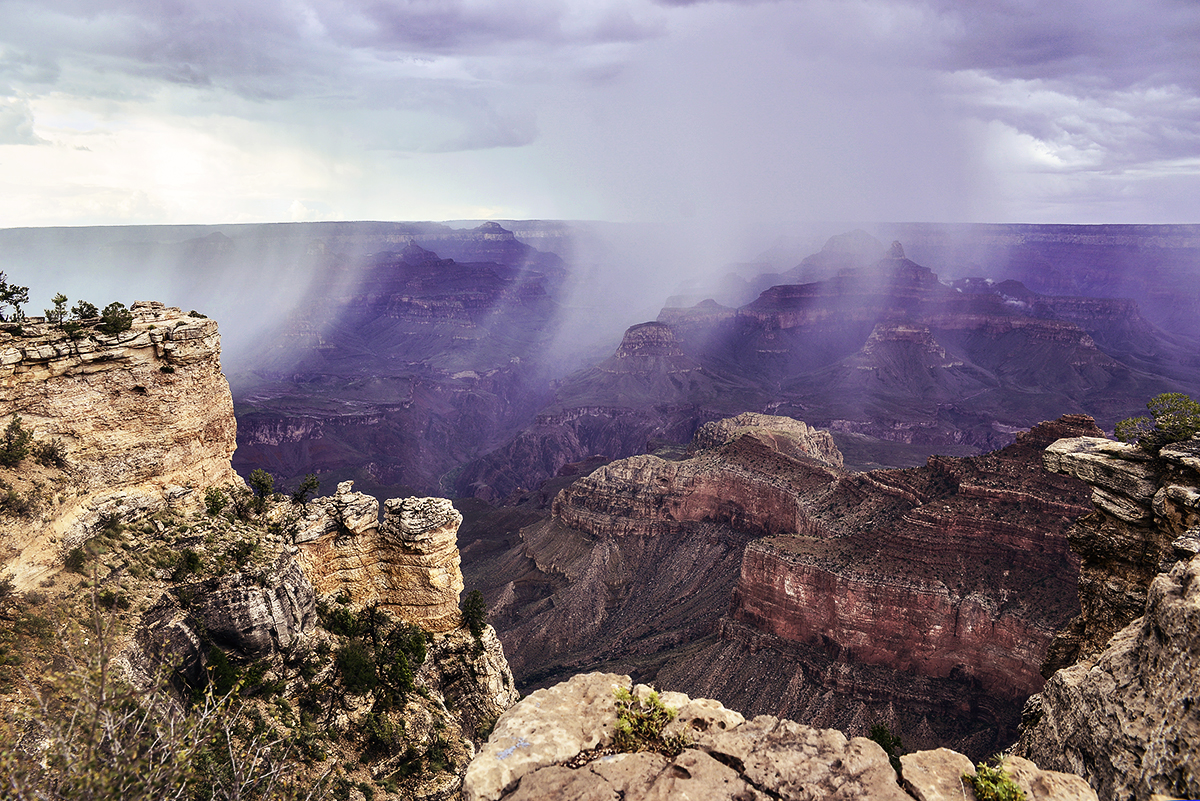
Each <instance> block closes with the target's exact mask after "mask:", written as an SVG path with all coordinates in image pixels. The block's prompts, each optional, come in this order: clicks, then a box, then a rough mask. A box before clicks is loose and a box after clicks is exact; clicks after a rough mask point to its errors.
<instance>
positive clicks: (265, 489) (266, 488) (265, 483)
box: [247, 467, 275, 513]
mask: <svg viewBox="0 0 1200 801" xmlns="http://www.w3.org/2000/svg"><path fill="white" fill-rule="evenodd" d="M247 483H248V484H249V485H250V489H252V490H254V504H253V505H254V511H256V512H259V513H261V512H262V511H263V510H264V509H266V508H267V501H269V500H270V499H271V496H272V495H274V494H275V477H274V476H272V475H271V474H270V473H268V472H267V471H266V470H263V469H262V468H261V467H259V468H257V469H256V470H255V471H254V472H253V473H251V474H250V478H249V480H248V481H247Z"/></svg>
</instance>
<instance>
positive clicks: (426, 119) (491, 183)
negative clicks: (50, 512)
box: [0, 0, 1200, 228]
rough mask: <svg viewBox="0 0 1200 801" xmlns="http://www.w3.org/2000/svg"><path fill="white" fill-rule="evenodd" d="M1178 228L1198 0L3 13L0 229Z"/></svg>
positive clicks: (366, 5) (1199, 201)
mask: <svg viewBox="0 0 1200 801" xmlns="http://www.w3.org/2000/svg"><path fill="white" fill-rule="evenodd" d="M489 218H495V219H506V218H510V219H531V218H542V219H593V220H612V221H651V222H654V221H663V222H671V223H685V224H693V225H696V226H698V227H702V228H715V227H737V226H739V225H749V224H752V223H753V224H762V223H764V222H766V223H774V222H776V221H789V220H790V221H794V220H877V221H925V222H1064V223H1105V222H1129V223H1196V222H1200V4H1198V3H1196V2H1194V0H1106V2H1104V3H1095V2H1092V1H1091V0H986V1H985V0H927V1H926V2H906V1H905V0H803V1H798V2H752V1H741V2H717V1H714V2H686V1H683V2H678V1H677V2H671V1H669V0H659V1H658V2H655V0H440V1H435V0H407V1H405V0H203V1H201V0H110V2H104V3H98V2H92V1H91V0H0V228H5V227H17V226H53V225H113V224H157V223H229V222H272V221H289V220H452V219H489Z"/></svg>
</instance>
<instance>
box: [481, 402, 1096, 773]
mask: <svg viewBox="0 0 1200 801" xmlns="http://www.w3.org/2000/svg"><path fill="white" fill-rule="evenodd" d="M1081 433H1091V434H1097V433H1098V429H1096V428H1095V425H1094V423H1093V422H1092V421H1091V419H1090V418H1086V417H1081V416H1068V417H1065V418H1063V419H1061V420H1059V421H1055V422H1052V423H1043V424H1042V425H1041V426H1039V427H1037V428H1035V429H1034V430H1033V431H1031V432H1028V433H1026V434H1023V435H1021V436H1020V437H1019V438H1018V441H1017V442H1016V443H1014V444H1013V445H1011V446H1009V447H1008V448H1006V449H1003V450H1001V451H998V452H996V453H993V454H989V455H986V456H981V457H970V458H951V457H934V458H931V459H930V460H929V463H928V464H927V465H926V466H925V467H923V468H915V469H911V470H904V471H876V472H872V473H866V474H861V475H856V476H855V475H847V474H844V473H843V472H841V471H840V470H838V468H837V467H836V464H837V462H838V461H839V459H838V458H837V457H836V456H835V455H834V454H831V453H830V451H829V439H828V434H825V433H824V432H814V431H813V430H812V429H810V428H809V427H808V426H806V425H804V424H803V423H799V422H798V421H795V420H790V419H787V418H779V417H771V416H765V415H743V416H740V417H738V418H733V419H730V420H725V421H721V422H714V423H710V424H707V425H705V426H703V427H702V428H701V429H700V431H699V432H698V433H697V435H696V437H695V439H694V441H693V444H692V446H691V449H690V451H689V455H687V456H686V458H684V459H682V460H678V461H670V460H665V459H661V458H658V457H655V456H649V455H645V456H636V457H631V458H629V459H624V460H619V461H616V462H613V463H611V464H608V465H606V466H603V467H600V468H599V469H597V470H595V471H593V472H592V473H591V474H590V475H588V476H585V477H583V478H580V479H578V480H576V481H575V482H574V483H572V484H570V485H569V486H567V487H566V488H565V489H563V490H562V491H561V492H560V493H559V494H558V496H557V497H556V498H555V500H554V501H553V504H552V512H553V514H552V517H551V518H550V519H548V520H545V521H543V522H540V523H536V524H534V525H529V526H527V527H526V528H524V529H523V530H522V531H521V532H520V534H519V537H517V538H516V543H515V547H512V548H511V549H509V550H508V551H507V552H504V553H501V554H499V555H496V556H494V557H492V559H493V560H494V561H489V562H488V563H487V564H486V565H480V566H476V567H473V568H472V576H473V578H474V580H477V581H478V582H479V586H481V588H483V589H484V590H485V592H487V594H488V596H489V598H490V599H491V600H492V601H493V603H494V609H493V621H494V623H495V625H496V626H497V629H498V630H499V632H500V634H501V637H502V639H503V640H504V641H505V642H506V644H507V645H508V646H509V651H510V653H512V654H513V665H514V671H515V673H516V674H517V676H518V677H519V678H520V679H521V680H522V681H523V682H526V683H532V684H534V685H535V686H536V685H537V684H542V683H544V682H545V681H547V680H549V679H552V678H556V677H559V676H561V675H563V673H565V672H568V671H571V670H579V669H587V668H590V667H594V666H613V667H618V666H619V667H620V668H621V669H622V670H626V671H630V670H637V671H638V675H639V677H640V678H643V679H645V678H651V677H657V678H656V680H658V681H661V682H663V683H670V684H672V685H674V686H678V687H681V688H684V689H686V690H687V691H688V692H692V693H703V694H705V695H709V696H712V697H716V698H719V699H721V700H722V702H724V703H728V704H730V705H731V706H734V707H736V708H739V709H743V710H746V711H747V712H748V713H751V714H759V713H767V714H776V715H781V714H782V715H787V716H790V717H794V718H796V719H800V720H804V721H805V722H810V723H814V724H816V725H823V726H833V727H838V728H842V729H845V730H848V731H855V732H862V731H865V730H866V728H868V727H869V725H870V723H871V722H874V721H880V720H883V721H886V722H887V723H888V724H889V725H891V726H892V727H893V728H895V729H898V730H900V731H901V732H902V734H903V736H904V737H905V740H906V742H910V743H912V744H913V745H915V746H918V747H936V746H938V745H943V744H950V743H953V744H956V745H957V747H959V748H960V749H961V750H965V751H967V752H968V753H970V754H972V755H973V756H977V757H983V756H986V755H987V754H989V753H991V752H993V751H995V750H997V749H999V748H1002V747H1004V746H1005V745H1007V744H1008V743H1009V742H1011V741H1012V739H1013V738H1014V736H1015V732H1016V726H1017V723H1018V721H1019V717H1020V709H1021V705H1022V703H1023V702H1024V700H1025V698H1026V697H1027V696H1028V695H1030V694H1031V693H1034V692H1037V690H1038V689H1040V688H1041V686H1042V682H1043V679H1042V677H1041V675H1040V673H1039V667H1040V665H1041V663H1042V661H1043V659H1044V658H1045V654H1046V649H1047V647H1048V645H1049V642H1050V640H1051V637H1052V635H1053V633H1054V631H1055V630H1056V629H1057V628H1059V627H1061V626H1062V625H1063V624H1064V623H1065V622H1066V621H1067V620H1068V619H1070V618H1071V617H1072V616H1073V615H1074V614H1076V612H1077V611H1078V607H1077V605H1076V602H1075V600H1074V598H1075V595H1074V592H1073V587H1074V585H1075V584H1076V583H1077V581H1078V572H1077V562H1076V561H1075V560H1074V558H1073V557H1072V554H1071V553H1070V550H1069V548H1068V545H1067V541H1066V536H1065V532H1066V529H1067V527H1068V526H1069V524H1070V522H1071V521H1072V520H1073V519H1074V518H1076V517H1077V516H1079V515H1081V514H1084V513H1085V512H1086V511H1087V510H1088V508H1089V507H1088V502H1087V499H1088V491H1087V489H1086V487H1085V485H1083V484H1082V483H1081V482H1079V481H1077V480H1073V479H1069V478H1066V477H1062V476H1055V475H1052V474H1050V473H1047V472H1045V471H1043V470H1041V469H1039V463H1040V460H1041V452H1042V450H1043V449H1044V448H1045V447H1046V446H1047V445H1048V444H1049V443H1051V442H1053V441H1055V440H1056V439H1058V438H1059V437H1060V436H1062V435H1063V434H1068V435H1069V434H1081Z"/></svg>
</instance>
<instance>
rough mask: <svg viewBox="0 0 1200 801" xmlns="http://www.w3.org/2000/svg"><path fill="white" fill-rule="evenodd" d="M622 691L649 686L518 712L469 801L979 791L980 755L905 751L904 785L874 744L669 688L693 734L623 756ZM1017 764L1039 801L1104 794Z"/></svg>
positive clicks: (471, 779)
mask: <svg viewBox="0 0 1200 801" xmlns="http://www.w3.org/2000/svg"><path fill="white" fill-rule="evenodd" d="M618 688H621V689H625V690H629V691H631V692H632V693H633V695H635V696H642V697H644V696H645V695H646V694H648V693H649V692H650V688H649V687H646V686H645V685H637V686H633V682H632V680H631V679H630V678H629V677H628V676H619V675H615V674H611V673H588V674H581V675H578V676H574V677H572V678H571V679H570V680H569V681H566V682H563V683H561V684H558V685H556V686H554V687H550V688H548V689H544V690H538V691H537V692H535V693H533V694H531V695H530V696H529V697H527V698H525V699H524V700H523V701H521V702H520V703H518V704H517V705H516V706H514V707H512V708H511V709H509V710H508V711H507V712H505V713H504V715H502V716H501V717H500V719H499V721H497V723H496V728H495V730H494V731H493V732H492V735H491V737H490V738H488V741H487V743H486V744H485V745H484V746H483V747H482V749H481V750H480V752H479V754H478V755H477V756H476V757H475V759H474V760H472V762H471V764H470V766H469V767H468V768H467V775H466V779H465V781H464V785H463V798H464V799H465V801H496V800H497V799H504V801H533V799H544V798H559V799H575V800H576V801H618V799H619V800H620V801H652V800H653V801H657V800H658V799H664V800H665V799H679V798H684V799H705V801H710V800H712V801H719V800H721V799H729V801H756V800H757V799H764V801H765V799H794V800H795V801H817V800H818V799H841V800H842V801H852V799H883V800H884V801H887V800H888V799H896V800H897V801H908V800H909V799H913V798H916V799H922V801H934V799H943V798H945V799H949V798H956V799H957V798H965V799H974V795H973V794H972V793H971V790H970V785H969V784H967V785H965V786H964V783H963V782H962V780H961V779H962V775H963V773H969V772H973V770H974V769H973V767H972V765H971V762H970V760H968V759H967V758H966V757H964V756H963V755H961V754H957V753H955V752H953V751H948V750H946V749H939V750H938V751H929V752H920V753H917V754H912V755H907V756H905V757H904V760H905V762H904V766H905V771H906V773H905V779H906V781H905V785H904V787H902V786H901V784H900V782H899V781H898V777H897V775H896V773H895V771H894V770H893V769H892V766H891V764H890V762H889V761H888V756H887V754H886V753H885V752H884V750H883V749H882V748H881V747H880V746H879V745H877V744H876V743H875V742H873V741H871V740H868V739H866V738H863V737H855V738H850V739H847V738H846V736H845V735H843V734H842V733H841V732H839V731H835V730H833V729H814V728H812V727H811V726H805V725H802V724H800V723H796V722H795V721H791V720H786V719H779V718H774V717H770V716H767V715H760V716H758V717H756V718H754V719H753V720H750V721H747V720H745V719H744V718H743V717H742V716H741V715H739V714H738V713H737V712H734V711H732V710H729V709H726V708H725V707H723V706H721V705H720V704H719V703H717V702H715V701H711V700H708V699H695V700H693V699H691V698H689V697H688V696H686V695H684V694H682V693H674V692H664V693H662V694H661V696H660V697H661V699H662V702H663V703H664V704H666V705H667V706H669V707H672V708H674V709H675V710H676V711H677V714H676V716H675V719H674V721H672V722H671V724H670V725H669V726H668V727H667V728H666V729H665V730H664V734H667V735H671V734H682V735H685V736H686V738H687V741H688V743H689V745H688V746H687V747H685V748H684V749H683V750H682V751H681V752H680V753H679V755H678V756H676V757H674V758H670V757H667V756H664V755H663V754H660V753H655V752H650V751H642V752H639V753H614V752H613V749H612V748H611V747H609V746H611V744H612V737H613V730H614V727H615V725H616V720H617V710H616V704H615V694H614V693H615V691H616V690H617V689H618ZM1010 760H1016V758H1010ZM1006 765H1007V763H1006ZM1010 772H1011V773H1012V775H1013V777H1014V780H1015V781H1016V782H1017V783H1018V784H1019V785H1020V786H1021V787H1022V788H1023V789H1024V790H1025V792H1026V797H1027V798H1029V799H1030V801H1041V800H1043V799H1046V800H1047V801H1048V800H1049V799H1054V800H1055V801H1067V799H1088V800H1089V801H1090V800H1092V799H1095V798H1096V794H1095V793H1094V792H1092V791H1091V789H1090V788H1088V787H1087V786H1086V784H1085V783H1084V782H1083V780H1081V779H1079V778H1078V777H1076V776H1067V775H1064V774H1057V773H1053V772H1051V771H1042V770H1039V769H1038V768H1037V766H1036V765H1034V764H1033V763H1031V762H1028V761H1027V760H1019V761H1014V764H1013V766H1011V771H1010ZM910 773H911V776H910V775H909V774H910ZM951 790H954V791H956V792H954V793H952V792H950V791H951Z"/></svg>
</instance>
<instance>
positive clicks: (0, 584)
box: [0, 573, 14, 601]
mask: <svg viewBox="0 0 1200 801" xmlns="http://www.w3.org/2000/svg"><path fill="white" fill-rule="evenodd" d="M13 590H14V587H13V577H12V576H11V575H9V574H7V573H6V574H5V575H4V576H3V577H0V601H3V600H5V599H7V598H11V597H12V594H13Z"/></svg>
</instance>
